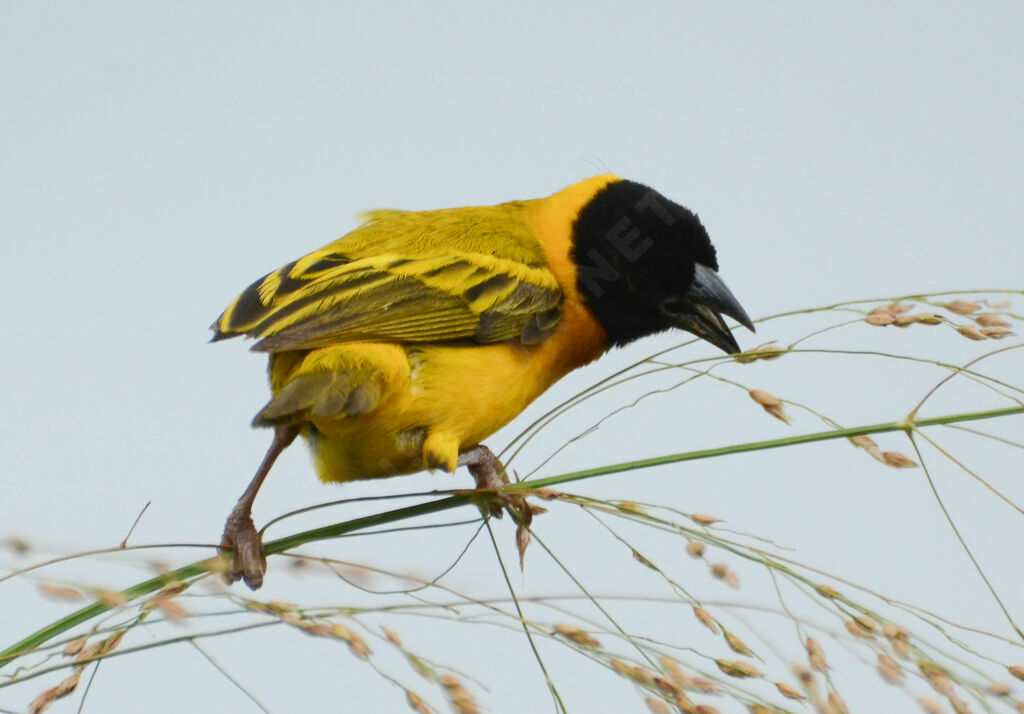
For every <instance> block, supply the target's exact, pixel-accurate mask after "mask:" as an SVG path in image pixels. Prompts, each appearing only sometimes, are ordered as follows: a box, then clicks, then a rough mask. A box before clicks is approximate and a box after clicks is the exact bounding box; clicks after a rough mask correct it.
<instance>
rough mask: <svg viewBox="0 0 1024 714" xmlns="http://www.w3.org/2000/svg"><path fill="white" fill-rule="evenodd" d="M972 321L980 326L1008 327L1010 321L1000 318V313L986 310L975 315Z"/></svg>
mask: <svg viewBox="0 0 1024 714" xmlns="http://www.w3.org/2000/svg"><path fill="white" fill-rule="evenodd" d="M974 321H975V322H977V323H978V324H979V325H981V326H982V327H1009V326H1010V323H1009V322H1007V321H1006V320H1004V319H1003V318H1002V316H1001V315H997V314H995V313H994V312H986V313H984V314H981V315H976V316H975V318H974Z"/></svg>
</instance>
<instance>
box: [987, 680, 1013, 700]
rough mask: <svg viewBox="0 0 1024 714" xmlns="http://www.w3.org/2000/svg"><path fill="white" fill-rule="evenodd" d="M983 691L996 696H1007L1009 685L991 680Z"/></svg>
mask: <svg viewBox="0 0 1024 714" xmlns="http://www.w3.org/2000/svg"><path fill="white" fill-rule="evenodd" d="M985 691H986V692H988V693H989V694H991V695H993V696H996V697H1008V696H1010V691H1011V690H1010V685H1009V684H1006V683H1004V682H992V683H991V684H989V685H988V686H987V687H985Z"/></svg>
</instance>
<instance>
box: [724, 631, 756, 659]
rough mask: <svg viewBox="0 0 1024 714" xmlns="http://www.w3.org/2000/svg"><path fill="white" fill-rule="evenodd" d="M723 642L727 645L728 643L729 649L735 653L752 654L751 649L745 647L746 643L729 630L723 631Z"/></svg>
mask: <svg viewBox="0 0 1024 714" xmlns="http://www.w3.org/2000/svg"><path fill="white" fill-rule="evenodd" d="M725 643H726V644H727V645H729V649H731V650H732V651H733V652H735V653H736V654H741V655H752V654H754V651H753V650H752V649H750V648H749V647H747V643H746V642H744V641H743V640H741V639H740V638H739V636H738V635H734V634H733V633H731V632H726V633H725Z"/></svg>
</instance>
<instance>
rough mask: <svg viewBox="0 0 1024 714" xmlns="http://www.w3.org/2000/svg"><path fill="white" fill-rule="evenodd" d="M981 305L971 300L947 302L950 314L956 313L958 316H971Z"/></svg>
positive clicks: (946, 306)
mask: <svg viewBox="0 0 1024 714" xmlns="http://www.w3.org/2000/svg"><path fill="white" fill-rule="evenodd" d="M979 307H981V306H980V305H978V303H976V302H972V301H970V300H953V301H952V302H947V303H946V305H945V308H946V309H947V310H949V311H950V312H955V313H956V314H957V315H970V314H971V313H972V312H974V311H975V310H977V309H978V308H979Z"/></svg>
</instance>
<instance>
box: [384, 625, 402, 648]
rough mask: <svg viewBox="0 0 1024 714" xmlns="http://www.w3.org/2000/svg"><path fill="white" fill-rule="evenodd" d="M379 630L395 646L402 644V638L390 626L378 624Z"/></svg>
mask: <svg viewBox="0 0 1024 714" xmlns="http://www.w3.org/2000/svg"><path fill="white" fill-rule="evenodd" d="M380 631H381V632H383V633H384V636H385V637H387V638H388V642H390V643H391V644H393V645H395V646H396V647H401V646H402V638H401V637H399V636H398V633H397V632H395V631H394V630H392V629H391V628H390V627H385V626H384V625H381V626H380Z"/></svg>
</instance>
